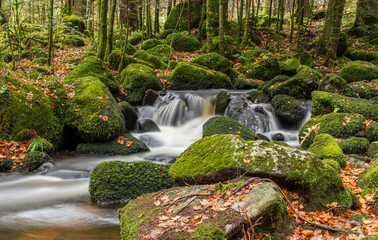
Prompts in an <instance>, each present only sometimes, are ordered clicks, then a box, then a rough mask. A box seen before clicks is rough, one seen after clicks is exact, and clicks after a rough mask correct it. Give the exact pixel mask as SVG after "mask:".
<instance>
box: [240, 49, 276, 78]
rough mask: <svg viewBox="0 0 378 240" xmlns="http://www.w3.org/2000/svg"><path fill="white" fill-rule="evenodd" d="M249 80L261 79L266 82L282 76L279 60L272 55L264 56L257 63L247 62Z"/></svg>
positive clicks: (256, 60)
mask: <svg viewBox="0 0 378 240" xmlns="http://www.w3.org/2000/svg"><path fill="white" fill-rule="evenodd" d="M246 67H247V74H246V77H247V78H254V79H259V80H262V81H264V82H266V81H269V80H271V79H273V78H274V77H275V76H277V75H280V74H281V69H280V64H279V61H278V58H277V57H275V56H274V55H272V54H267V55H264V56H263V57H261V58H257V59H255V61H253V62H250V61H247V65H246Z"/></svg>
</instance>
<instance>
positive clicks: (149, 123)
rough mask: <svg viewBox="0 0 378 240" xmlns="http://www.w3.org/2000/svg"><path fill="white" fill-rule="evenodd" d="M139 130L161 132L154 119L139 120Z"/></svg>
mask: <svg viewBox="0 0 378 240" xmlns="http://www.w3.org/2000/svg"><path fill="white" fill-rule="evenodd" d="M137 129H138V130H139V131H141V132H160V128H159V126H158V125H157V124H156V123H155V122H154V121H153V120H152V119H146V118H145V119H139V120H138V123H137Z"/></svg>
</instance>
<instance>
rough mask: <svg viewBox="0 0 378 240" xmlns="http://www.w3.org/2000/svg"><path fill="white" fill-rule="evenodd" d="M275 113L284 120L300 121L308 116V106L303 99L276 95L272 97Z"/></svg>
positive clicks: (287, 121)
mask: <svg viewBox="0 0 378 240" xmlns="http://www.w3.org/2000/svg"><path fill="white" fill-rule="evenodd" d="M272 106H273V108H274V114H275V115H276V116H277V117H278V118H279V119H280V120H281V121H283V122H286V123H299V122H301V121H302V119H304V117H305V116H306V112H307V111H306V108H305V106H304V103H303V102H302V101H299V100H296V99H295V98H293V97H290V96H287V95H276V96H275V97H274V98H273V99H272Z"/></svg>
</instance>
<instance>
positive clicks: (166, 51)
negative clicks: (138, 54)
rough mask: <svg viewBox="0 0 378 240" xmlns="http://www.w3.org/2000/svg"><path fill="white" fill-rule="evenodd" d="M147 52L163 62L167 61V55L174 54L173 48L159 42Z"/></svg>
mask: <svg viewBox="0 0 378 240" xmlns="http://www.w3.org/2000/svg"><path fill="white" fill-rule="evenodd" d="M147 53H149V54H151V55H154V56H156V57H158V58H159V59H160V60H162V61H163V62H165V63H168V61H169V56H170V55H173V54H175V53H176V52H175V50H173V49H172V48H171V47H170V46H169V45H168V44H165V43H163V44H159V45H156V46H155V47H153V48H151V49H148V50H147Z"/></svg>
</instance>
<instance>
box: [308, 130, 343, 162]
mask: <svg viewBox="0 0 378 240" xmlns="http://www.w3.org/2000/svg"><path fill="white" fill-rule="evenodd" d="M308 151H310V152H313V153H315V154H316V155H317V156H318V158H320V159H333V160H335V161H336V162H337V163H338V164H339V165H340V167H344V166H345V163H346V160H345V157H344V153H343V150H342V149H341V148H340V146H339V145H338V144H337V142H336V140H335V139H334V138H333V137H332V136H331V135H329V134H320V135H318V136H316V137H315V139H314V142H313V143H312V144H311V146H310V147H309V149H308Z"/></svg>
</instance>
